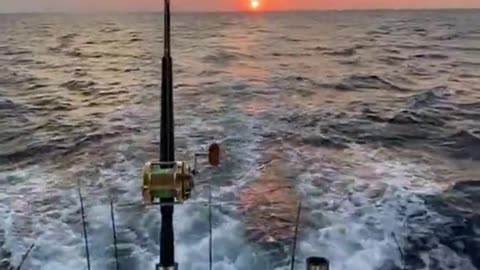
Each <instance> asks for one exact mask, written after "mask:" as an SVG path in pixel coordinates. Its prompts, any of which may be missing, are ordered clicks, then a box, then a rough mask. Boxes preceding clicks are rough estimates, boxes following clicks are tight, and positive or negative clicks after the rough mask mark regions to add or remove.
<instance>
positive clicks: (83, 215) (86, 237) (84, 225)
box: [78, 180, 91, 270]
mask: <svg viewBox="0 0 480 270" xmlns="http://www.w3.org/2000/svg"><path fill="white" fill-rule="evenodd" d="M78 197H80V211H81V214H82V226H83V239H84V241H85V253H86V256H87V269H88V270H91V266H90V250H89V249H88V234H87V222H86V220H85V209H84V207H83V197H82V190H81V187H80V180H79V181H78Z"/></svg>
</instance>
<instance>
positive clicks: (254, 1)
mask: <svg viewBox="0 0 480 270" xmlns="http://www.w3.org/2000/svg"><path fill="white" fill-rule="evenodd" d="M250 7H251V8H252V9H253V10H258V9H259V8H260V1H259V0H251V1H250Z"/></svg>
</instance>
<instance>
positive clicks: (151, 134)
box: [0, 11, 480, 270]
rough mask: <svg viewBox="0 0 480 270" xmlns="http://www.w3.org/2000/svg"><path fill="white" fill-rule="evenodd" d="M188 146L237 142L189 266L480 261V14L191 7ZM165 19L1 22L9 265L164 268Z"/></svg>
mask: <svg viewBox="0 0 480 270" xmlns="http://www.w3.org/2000/svg"><path fill="white" fill-rule="evenodd" d="M173 29H174V38H173V47H174V49H173V54H174V61H175V67H174V69H175V79H174V80H175V102H176V104H175V109H176V136H177V147H178V157H179V158H184V159H190V157H191V155H192V154H193V153H194V152H197V151H202V150H203V149H205V147H206V146H207V145H208V143H210V142H212V141H221V142H222V144H223V146H224V148H225V152H226V153H225V154H226V160H225V162H224V164H223V166H222V168H221V169H220V170H217V171H214V170H210V169H206V170H205V171H204V172H203V173H202V176H201V177H199V178H198V179H197V181H198V182H197V189H196V193H195V195H194V198H193V199H192V200H191V201H190V203H189V204H187V205H184V206H180V207H177V208H176V212H175V222H176V223H175V226H176V240H177V244H178V246H177V249H176V254H177V260H178V262H179V263H180V269H194V270H196V269H208V220H207V217H208V212H207V208H206V207H205V206H204V205H203V204H202V203H201V202H203V201H205V199H206V198H207V196H208V193H207V190H208V189H207V187H208V185H207V181H208V179H212V181H213V185H214V187H213V192H214V200H215V202H216V203H217V204H216V206H215V208H214V230H213V234H214V235H213V241H214V261H215V263H214V269H217V270H220V269H253V270H255V269H288V268H287V267H286V265H287V263H288V254H289V249H290V244H291V239H292V236H293V227H294V220H295V211H296V206H297V202H298V200H299V199H300V198H302V199H303V204H304V210H303V215H302V226H301V228H300V235H299V245H298V254H297V257H298V259H299V262H300V263H299V264H298V267H299V269H303V265H302V263H301V261H302V260H303V259H304V258H305V257H306V256H310V255H322V256H325V257H327V258H329V259H330V260H331V262H332V269H334V270H340V269H345V270H347V269H348V270H356V269H358V270H369V269H372V270H373V269H385V270H388V269H392V270H393V269H462V270H469V269H480V212H479V210H478V204H479V203H480V169H479V167H480V124H479V120H480V72H479V70H480V13H479V11H418V12H407V11H403V12H400V11H399V12H387V11H385V12H324V13H320V12H319V13H314V12H311V13H278V14H178V15H175V16H174V23H173ZM161 35H162V17H161V14H128V15H127V14H123V15H122V14H118V15H53V14H49V15H47V14H45V15H0V131H1V133H0V189H1V191H2V192H1V193H0V258H2V260H1V262H0V269H9V268H10V267H12V266H15V265H17V264H18V262H19V261H20V258H21V256H22V254H23V253H24V252H25V251H26V250H27V248H28V247H29V246H30V244H31V243H33V242H35V244H36V247H35V248H34V250H33V251H32V253H31V257H30V259H29V260H28V261H27V262H26V265H25V268H24V269H42V270H43V269H45V270H53V269H75V270H76V269H86V264H85V259H84V258H85V252H84V246H83V239H82V228H81V221H80V214H79V213H80V207H79V200H78V196H77V190H76V183H77V181H78V180H81V181H82V185H83V193H84V194H85V200H86V212H87V218H88V230H89V234H90V248H91V254H92V260H93V269H114V263H113V262H114V261H113V257H112V251H113V247H112V244H111V243H112V240H111V228H110V217H109V206H108V199H109V196H112V197H113V198H114V200H115V202H116V203H117V208H116V215H117V223H118V226H119V228H118V237H119V241H120V245H119V249H120V255H121V265H122V269H153V267H154V263H155V261H156V260H158V225H159V215H158V211H157V210H156V209H150V210H148V209H144V208H143V207H140V206H128V207H127V206H123V207H122V206H121V205H123V204H128V203H138V202H140V200H141V195H140V183H141V182H140V179H141V169H142V166H143V163H144V162H145V161H147V160H149V159H154V158H155V157H156V156H157V154H156V152H157V151H158V140H159V138H158V133H159V132H158V129H159V101H158V100H159V88H160V75H161V69H160V68H161V65H160V60H161V56H162V55H161V51H162V36H161Z"/></svg>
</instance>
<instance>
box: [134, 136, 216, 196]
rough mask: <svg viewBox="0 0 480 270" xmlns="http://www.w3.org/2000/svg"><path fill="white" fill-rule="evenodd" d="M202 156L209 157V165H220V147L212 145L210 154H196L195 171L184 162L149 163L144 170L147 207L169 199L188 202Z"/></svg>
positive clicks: (143, 190) (144, 192)
mask: <svg viewBox="0 0 480 270" xmlns="http://www.w3.org/2000/svg"><path fill="white" fill-rule="evenodd" d="M201 156H208V162H209V164H210V165H211V166H215V167H217V166H218V165H220V146H219V145H218V144H212V145H210V147H209V149H208V153H197V154H195V156H194V167H193V169H192V168H191V167H190V166H189V165H188V164H187V163H186V162H183V161H174V162H159V161H150V162H147V163H146V164H145V166H144V168H143V185H142V187H143V188H142V194H143V201H144V203H145V205H152V204H155V203H156V202H157V201H158V202H160V200H161V199H168V198H173V199H174V203H176V204H181V203H183V202H185V201H186V200H188V199H189V198H190V196H191V194H192V190H193V188H194V186H195V184H194V181H193V177H194V176H195V175H196V174H197V158H198V157H201Z"/></svg>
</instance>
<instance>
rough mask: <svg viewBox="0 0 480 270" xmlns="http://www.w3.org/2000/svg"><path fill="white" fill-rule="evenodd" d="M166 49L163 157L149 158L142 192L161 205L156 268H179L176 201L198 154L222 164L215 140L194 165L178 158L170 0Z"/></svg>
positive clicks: (186, 193)
mask: <svg viewBox="0 0 480 270" xmlns="http://www.w3.org/2000/svg"><path fill="white" fill-rule="evenodd" d="M164 1H165V7H164V51H163V58H162V88H161V98H160V111H161V117H160V157H159V161H150V162H147V163H146V164H145V166H144V170H143V185H142V193H143V199H144V203H145V205H156V204H158V205H159V206H160V215H161V228H160V234H159V238H160V239H159V240H160V259H159V263H158V264H157V265H156V269H157V270H170V269H177V268H178V266H177V263H176V262H175V237H174V228H173V225H174V224H173V213H174V206H175V204H180V203H183V202H184V201H186V200H188V199H189V198H190V196H191V192H192V190H193V187H194V182H193V176H194V175H195V174H196V172H197V171H196V163H197V162H196V160H197V156H208V160H209V163H210V165H212V166H218V165H219V164H220V147H219V146H218V144H212V145H211V146H210V148H209V152H208V153H201V154H196V155H195V169H193V170H192V169H191V168H190V166H189V165H188V164H187V163H186V162H184V161H176V160H175V127H174V108H173V71H172V70H173V68H172V65H173V63H172V62H173V61H172V57H171V43H170V36H171V35H170V0H164Z"/></svg>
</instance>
